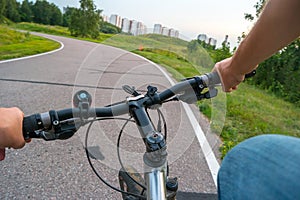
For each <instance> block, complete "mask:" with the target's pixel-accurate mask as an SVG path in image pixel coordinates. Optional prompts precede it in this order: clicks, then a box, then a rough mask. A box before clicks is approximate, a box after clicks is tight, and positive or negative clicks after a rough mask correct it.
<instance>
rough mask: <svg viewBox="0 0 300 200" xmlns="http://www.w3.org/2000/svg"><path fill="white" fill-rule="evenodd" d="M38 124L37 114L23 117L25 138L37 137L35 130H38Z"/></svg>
mask: <svg viewBox="0 0 300 200" xmlns="http://www.w3.org/2000/svg"><path fill="white" fill-rule="evenodd" d="M38 129H39V127H38V124H37V120H36V116H35V115H30V116H27V117H24V119H23V136H24V138H25V139H29V138H34V137H36V134H35V131H36V130H38Z"/></svg>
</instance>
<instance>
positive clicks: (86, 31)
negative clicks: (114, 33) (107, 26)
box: [69, 0, 101, 38]
mask: <svg viewBox="0 0 300 200" xmlns="http://www.w3.org/2000/svg"><path fill="white" fill-rule="evenodd" d="M79 2H80V8H79V9H76V10H74V12H73V13H72V16H71V21H70V26H69V30H70V32H71V34H72V35H74V36H81V37H92V38H97V37H98V36H99V29H100V20H101V18H100V13H101V11H100V10H97V9H96V6H95V4H94V2H93V0H80V1H79Z"/></svg>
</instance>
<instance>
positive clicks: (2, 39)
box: [0, 25, 60, 60]
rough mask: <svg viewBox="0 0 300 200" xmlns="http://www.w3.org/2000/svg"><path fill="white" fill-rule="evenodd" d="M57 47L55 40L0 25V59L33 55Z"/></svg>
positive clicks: (58, 45)
mask: <svg viewBox="0 0 300 200" xmlns="http://www.w3.org/2000/svg"><path fill="white" fill-rule="evenodd" d="M59 47H60V44H59V43H57V42H54V41H51V40H48V39H45V38H42V37H37V36H33V35H31V34H29V33H21V32H18V31H14V30H11V29H10V28H8V27H6V26H3V25H0V60H6V59H11V58H18V57H23V56H28V55H34V54H38V53H43V52H47V51H51V50H54V49H57V48H59Z"/></svg>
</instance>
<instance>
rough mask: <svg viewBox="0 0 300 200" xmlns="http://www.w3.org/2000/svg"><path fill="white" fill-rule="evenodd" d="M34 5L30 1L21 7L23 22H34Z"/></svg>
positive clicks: (25, 0)
mask: <svg viewBox="0 0 300 200" xmlns="http://www.w3.org/2000/svg"><path fill="white" fill-rule="evenodd" d="M32 8H33V3H32V2H29V1H28V0H24V1H23V2H22V4H21V7H20V15H21V21H23V22H32V20H33V13H32Z"/></svg>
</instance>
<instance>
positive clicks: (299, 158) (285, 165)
mask: <svg viewBox="0 0 300 200" xmlns="http://www.w3.org/2000/svg"><path fill="white" fill-rule="evenodd" d="M218 192H219V199H220V200H227V199H234V200H235V199H241V200H247V199H251V200H255V199H263V200H269V199H270V200H277V199H280V200H281V199H284V200H289V199H292V200H296V199H300V139H299V138H295V137H289V136H282V135H261V136H257V137H253V138H250V139H248V140H246V141H244V142H242V143H240V144H239V145H237V146H236V147H234V148H233V149H232V150H231V151H230V152H229V153H228V154H227V155H226V156H225V158H224V160H223V162H222V165H221V168H220V171H219V174H218Z"/></svg>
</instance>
